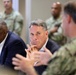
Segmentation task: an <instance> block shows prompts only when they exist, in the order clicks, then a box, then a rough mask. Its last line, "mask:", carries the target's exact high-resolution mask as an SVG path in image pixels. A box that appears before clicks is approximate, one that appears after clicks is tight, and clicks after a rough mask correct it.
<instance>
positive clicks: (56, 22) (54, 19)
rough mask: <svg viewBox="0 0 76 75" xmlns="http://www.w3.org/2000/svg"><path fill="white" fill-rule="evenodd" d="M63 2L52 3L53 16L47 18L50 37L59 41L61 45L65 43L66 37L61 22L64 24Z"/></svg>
mask: <svg viewBox="0 0 76 75" xmlns="http://www.w3.org/2000/svg"><path fill="white" fill-rule="evenodd" d="M61 9H62V6H61V3H60V2H56V3H53V4H52V7H51V14H52V15H51V17H50V18H49V19H47V20H46V24H47V28H48V32H49V38H50V39H52V40H54V41H55V42H57V43H58V44H59V45H64V44H65V42H66V41H65V40H66V38H65V37H64V36H63V34H62V33H63V32H62V28H61V24H62V16H61Z"/></svg>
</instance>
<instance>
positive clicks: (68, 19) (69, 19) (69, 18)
mask: <svg viewBox="0 0 76 75" xmlns="http://www.w3.org/2000/svg"><path fill="white" fill-rule="evenodd" d="M67 21H68V23H70V22H71V16H70V15H67Z"/></svg>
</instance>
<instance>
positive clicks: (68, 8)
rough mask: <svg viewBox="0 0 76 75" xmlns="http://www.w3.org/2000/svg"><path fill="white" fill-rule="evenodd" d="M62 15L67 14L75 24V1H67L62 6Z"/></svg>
mask: <svg viewBox="0 0 76 75" xmlns="http://www.w3.org/2000/svg"><path fill="white" fill-rule="evenodd" d="M63 10H64V13H67V14H69V15H70V16H71V17H72V19H73V21H74V22H75V23H76V2H75V1H69V2H68V3H66V4H65V5H64V9H63Z"/></svg>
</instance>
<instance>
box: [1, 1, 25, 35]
mask: <svg viewBox="0 0 76 75" xmlns="http://www.w3.org/2000/svg"><path fill="white" fill-rule="evenodd" d="M3 3H4V7H5V11H4V12H2V13H0V18H3V19H4V20H5V22H6V23H7V26H8V28H9V30H10V31H12V32H14V33H16V34H18V35H19V36H20V35H21V31H22V27H23V17H22V16H21V14H20V13H19V12H17V11H15V10H13V8H12V0H3Z"/></svg>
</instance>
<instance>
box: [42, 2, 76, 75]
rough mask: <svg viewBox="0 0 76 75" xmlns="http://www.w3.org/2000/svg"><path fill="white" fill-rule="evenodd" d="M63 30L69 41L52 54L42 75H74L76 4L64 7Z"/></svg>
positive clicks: (75, 73)
mask: <svg viewBox="0 0 76 75" xmlns="http://www.w3.org/2000/svg"><path fill="white" fill-rule="evenodd" d="M63 10H64V14H63V29H64V34H65V35H66V36H67V37H69V38H70V41H69V42H68V43H67V44H66V45H65V46H63V47H61V48H60V49H59V51H58V52H56V53H55V54H54V56H53V57H52V59H51V60H50V62H49V65H48V68H47V70H46V72H44V74H43V75H76V2H69V3H67V4H66V5H65V6H64V9H63Z"/></svg>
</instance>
